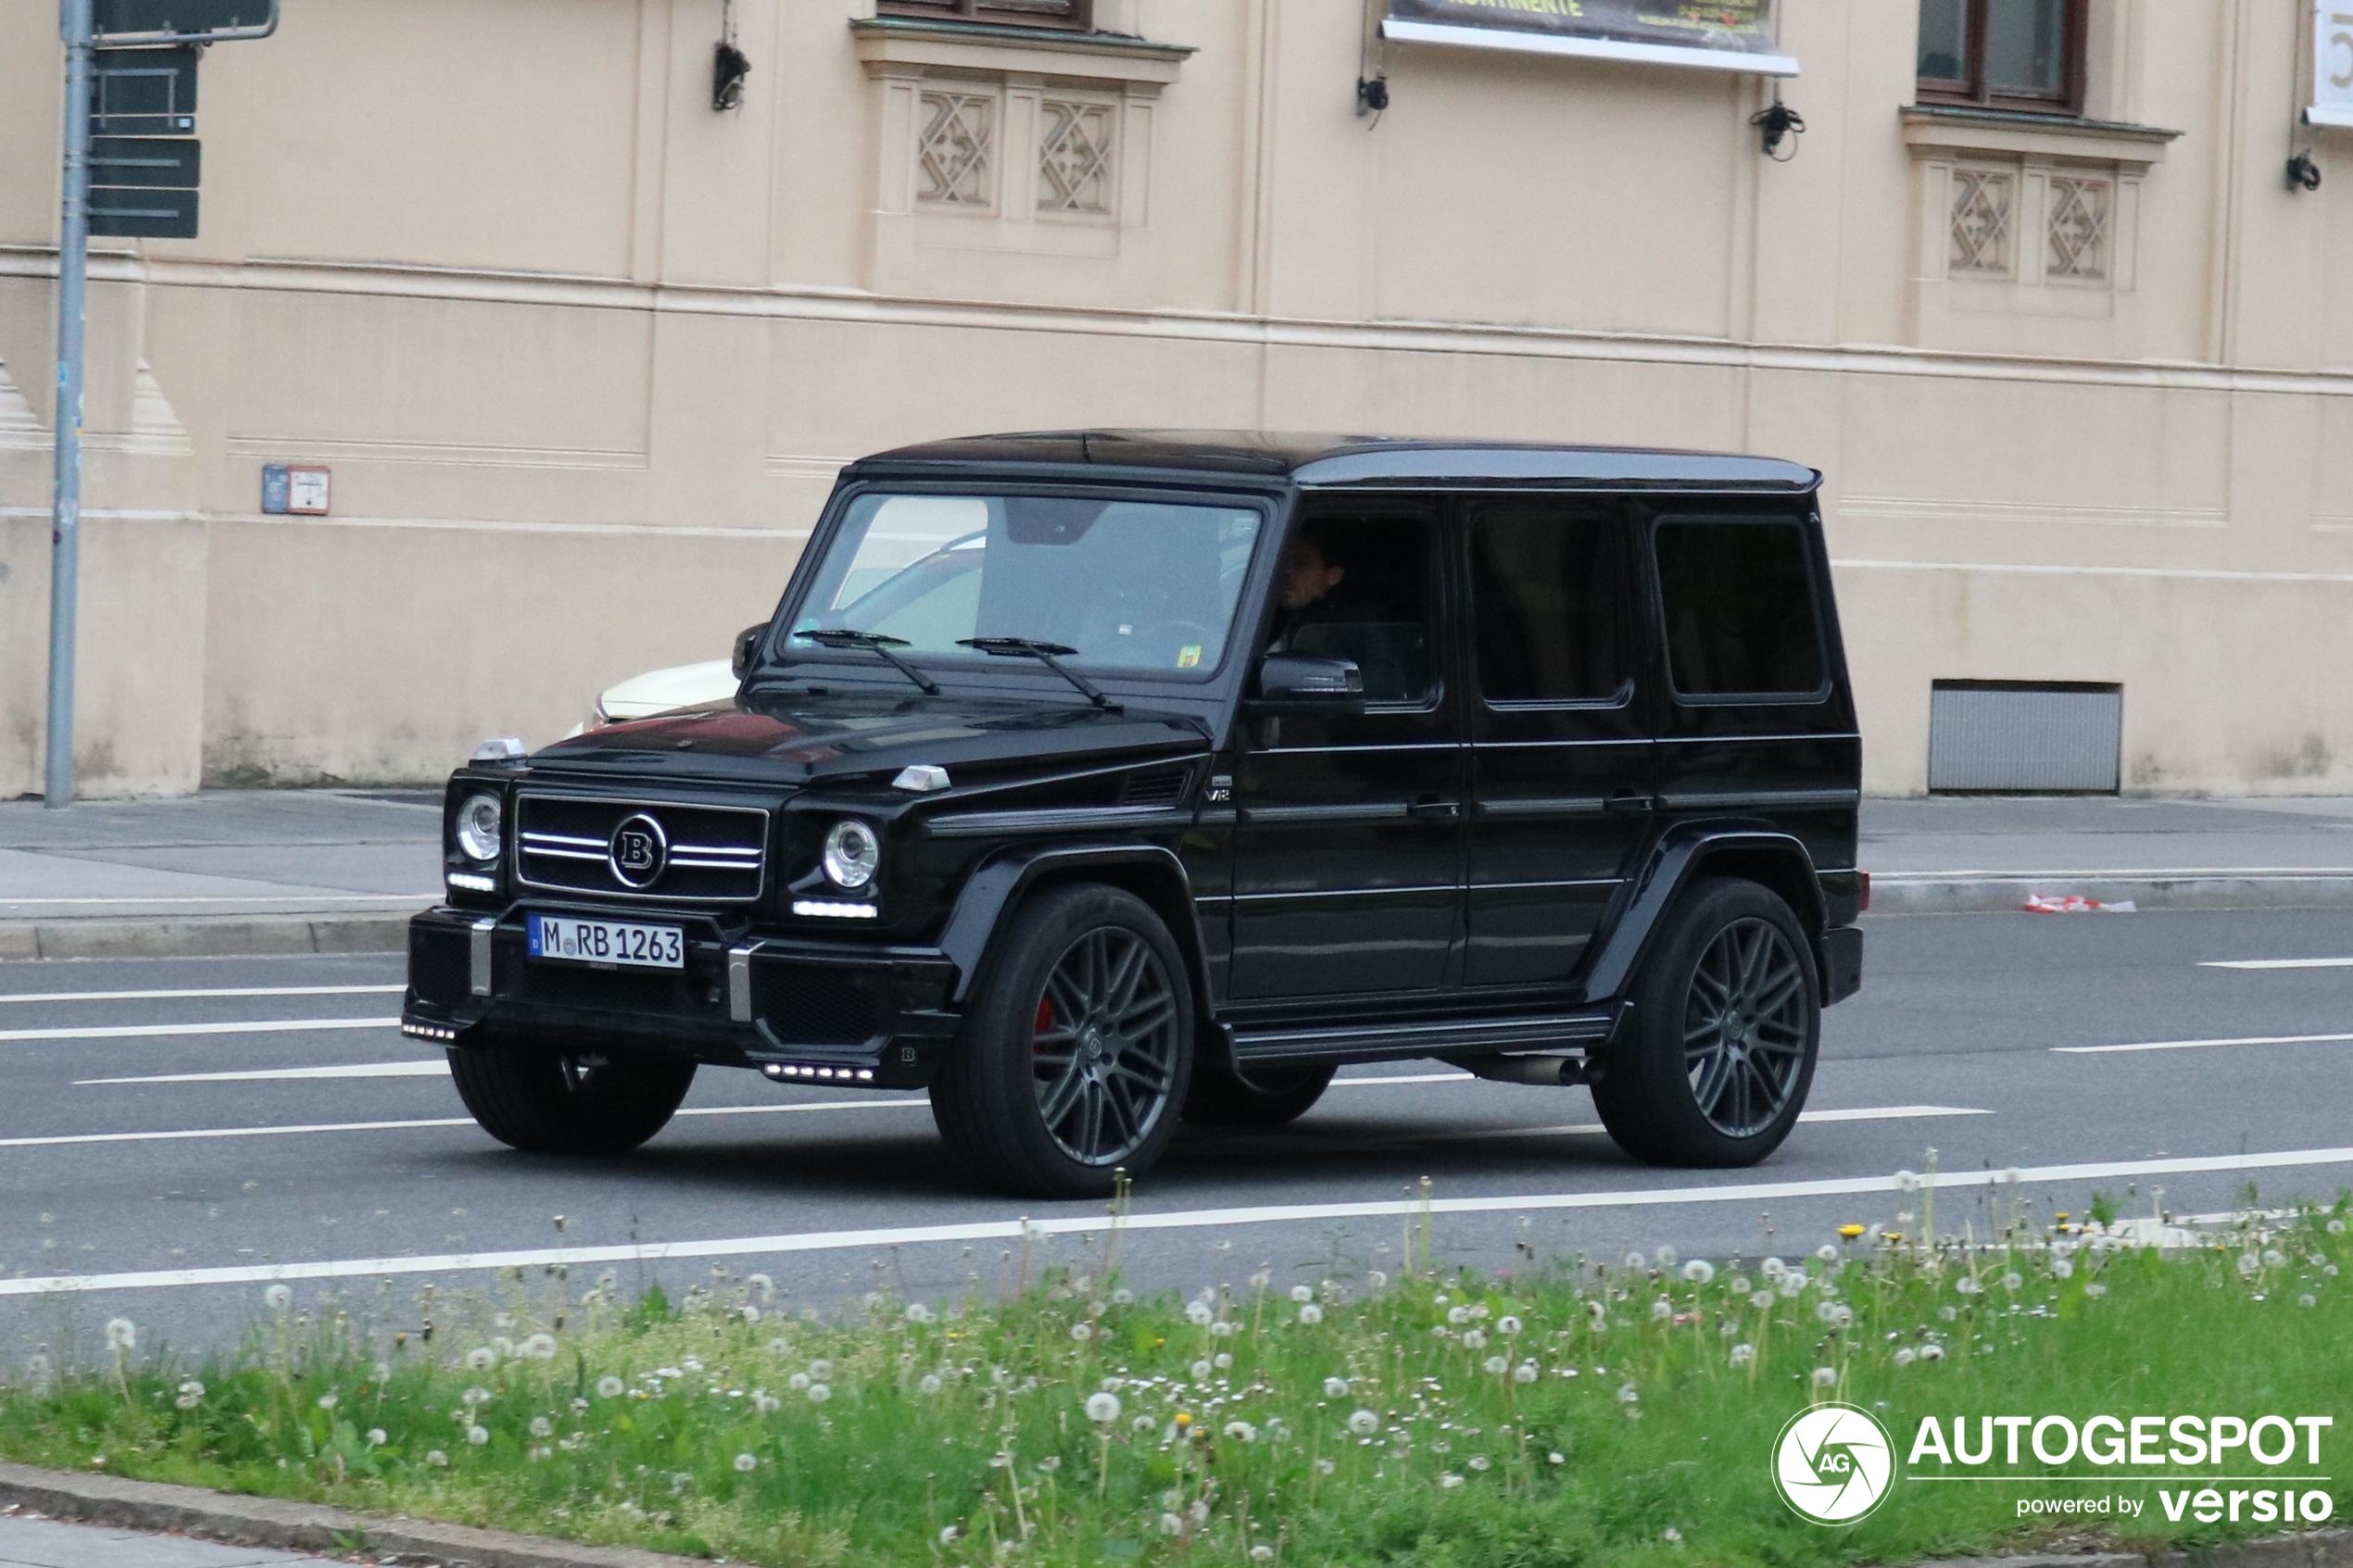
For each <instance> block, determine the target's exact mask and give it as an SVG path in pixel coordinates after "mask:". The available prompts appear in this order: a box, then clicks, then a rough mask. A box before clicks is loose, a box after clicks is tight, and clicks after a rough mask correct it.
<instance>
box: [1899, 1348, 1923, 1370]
mask: <svg viewBox="0 0 2353 1568" xmlns="http://www.w3.org/2000/svg"><path fill="white" fill-rule="evenodd" d="M1918 1360H1919V1353H1918V1352H1917V1351H1915V1350H1914V1349H1913V1348H1911V1347H1910V1346H1908V1345H1906V1346H1905V1347H1904V1348H1902V1349H1900V1350H1898V1351H1896V1352H1895V1364H1896V1365H1897V1366H1910V1365H1911V1364H1912V1363H1913V1362H1914V1361H1918Z"/></svg>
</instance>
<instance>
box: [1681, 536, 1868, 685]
mask: <svg viewBox="0 0 2353 1568" xmlns="http://www.w3.org/2000/svg"><path fill="white" fill-rule="evenodd" d="M1813 515H1814V514H1812V513H1811V512H1800V511H1780V510H1775V509H1774V508H1772V507H1771V505H1770V504H1769V503H1766V502H1760V503H1758V504H1756V505H1755V507H1754V508H1753V509H1752V508H1737V507H1726V508H1723V509H1720V510H1718V509H1714V508H1710V509H1705V510H1692V509H1681V510H1673V511H1670V510H1667V509H1665V508H1661V509H1659V510H1657V511H1655V512H1653V513H1652V514H1651V515H1650V516H1649V517H1646V518H1644V519H1643V520H1642V574H1643V575H1644V576H1645V577H1646V578H1648V579H1649V583H1650V599H1651V614H1652V616H1653V617H1654V622H1653V624H1654V625H1655V627H1656V629H1657V633H1656V634H1657V637H1658V668H1659V674H1660V677H1661V679H1662V680H1663V682H1664V683H1665V684H1666V687H1667V696H1668V697H1669V698H1670V699H1671V700H1672V701H1673V702H1674V704H1675V705H1676V706H1677V707H1678V708H1818V707H1820V706H1821V705H1822V704H1823V703H1826V702H1828V701H1830V700H1831V697H1833V696H1836V695H1837V692H1838V678H1837V675H1836V673H1835V671H1834V670H1833V668H1832V665H1831V634H1830V627H1829V624H1828V621H1829V617H1828V615H1827V613H1826V609H1827V608H1828V605H1829V603H1830V602H1831V601H1830V600H1829V598H1828V597H1827V596H1826V595H1825V594H1824V592H1823V583H1822V561H1821V558H1820V551H1821V546H1820V542H1819V540H1820V536H1819V534H1818V532H1817V530H1816V528H1815V526H1814V525H1813ZM1676 523H1715V524H1721V523H1731V524H1734V525H1736V526H1742V527H1755V528H1787V529H1790V530H1791V531H1793V533H1796V535H1797V545H1798V552H1799V558H1800V561H1801V563H1802V564H1803V566H1804V569H1805V577H1806V608H1807V609H1808V611H1809V612H1810V613H1809V616H1808V619H1809V620H1810V621H1811V622H1812V624H1813V628H1814V648H1815V659H1816V660H1817V662H1818V667H1819V669H1820V671H1821V680H1820V682H1819V684H1817V685H1816V686H1814V687H1813V689H1811V690H1810V691H1788V692H1687V691H1685V690H1683V688H1682V687H1681V686H1680V685H1679V684H1676V680H1675V633H1674V621H1673V619H1672V617H1671V615H1670V613H1669V608H1668V605H1667V574H1666V573H1665V572H1664V571H1660V570H1659V559H1658V531H1659V530H1660V529H1661V528H1662V527H1666V526H1668V525H1671V524H1676Z"/></svg>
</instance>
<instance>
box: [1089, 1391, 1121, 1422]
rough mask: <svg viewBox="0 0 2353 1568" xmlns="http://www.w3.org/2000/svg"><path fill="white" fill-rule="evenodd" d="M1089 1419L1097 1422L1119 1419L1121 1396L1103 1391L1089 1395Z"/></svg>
mask: <svg viewBox="0 0 2353 1568" xmlns="http://www.w3.org/2000/svg"><path fill="white" fill-rule="evenodd" d="M1087 1419H1088V1420H1089V1421H1097V1422H1113V1421H1117V1420H1118V1419H1119V1396H1118V1395H1116V1394H1106V1393H1101V1392H1097V1393H1093V1394H1089V1395H1088V1396H1087Z"/></svg>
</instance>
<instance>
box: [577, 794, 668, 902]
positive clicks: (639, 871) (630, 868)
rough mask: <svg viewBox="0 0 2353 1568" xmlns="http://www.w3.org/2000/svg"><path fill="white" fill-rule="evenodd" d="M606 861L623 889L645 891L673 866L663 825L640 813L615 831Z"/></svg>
mask: <svg viewBox="0 0 2353 1568" xmlns="http://www.w3.org/2000/svg"><path fill="white" fill-rule="evenodd" d="M591 842H594V841H593V840H592V841H591ZM606 859H609V860H610V862H611V864H612V874H613V875H614V877H615V878H616V879H618V880H619V881H620V882H621V884H623V886H625V887H644V886H646V885H648V884H650V883H651V882H652V881H653V880H654V879H655V878H656V877H658V876H660V875H661V872H662V868H663V867H664V866H666V865H667V864H669V862H670V839H669V836H668V835H667V834H664V833H663V832H662V831H661V823H660V822H655V821H654V820H653V819H652V818H651V817H648V816H647V815H646V814H645V813H643V812H639V813H638V814H637V815H636V816H634V817H629V818H626V819H624V820H623V822H622V824H621V825H620V826H619V827H617V828H615V829H613V830H612V842H611V844H610V847H608V849H607V851H606Z"/></svg>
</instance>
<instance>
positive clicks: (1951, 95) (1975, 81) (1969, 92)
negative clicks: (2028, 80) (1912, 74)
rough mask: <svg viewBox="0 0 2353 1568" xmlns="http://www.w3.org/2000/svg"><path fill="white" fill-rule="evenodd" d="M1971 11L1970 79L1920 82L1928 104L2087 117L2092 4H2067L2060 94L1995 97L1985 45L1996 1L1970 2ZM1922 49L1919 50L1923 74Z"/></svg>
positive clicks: (2082, 0)
mask: <svg viewBox="0 0 2353 1568" xmlns="http://www.w3.org/2000/svg"><path fill="white" fill-rule="evenodd" d="M1964 3H1965V4H1966V5H1967V6H1968V8H1969V43H1968V54H1969V61H1968V70H1969V75H1968V77H1967V78H1966V79H1961V78H1954V77H1935V76H1921V77H1918V78H1917V79H1916V80H1917V82H1918V89H1917V90H1918V94H1919V101H1920V102H1921V103H1923V104H1945V105H1951V106H1956V107H1969V108H1981V109H2005V110H2008V111H2010V112H2012V113H2015V114H2041V115H2054V116H2058V115H2064V116H2068V117H2070V118H2081V117H2082V113H2083V93H2084V81H2085V74H2086V73H2085V69H2084V56H2085V52H2086V51H2085V44H2086V40H2087V37H2088V34H2089V30H2090V25H2091V14H2090V13H2091V0H2064V9H2063V10H2062V12H2061V16H2060V23H2059V27H2060V33H2059V58H2060V69H2059V74H2060V77H2061V78H2062V80H2061V82H2060V84H2059V91H2058V92H2057V94H2022V93H1995V92H1994V89H1993V87H1992V85H1991V84H1990V83H1989V82H1987V81H1986V80H1985V41H1986V32H1987V25H1986V24H1987V20H1988V19H1989V17H1990V16H1991V15H1992V8H1993V0H1964ZM1918 54H1919V51H1918V46H1917V45H1915V47H1914V58H1915V69H1917V60H1918Z"/></svg>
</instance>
